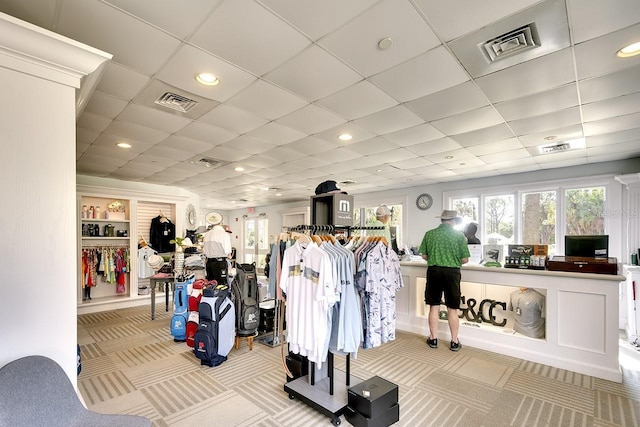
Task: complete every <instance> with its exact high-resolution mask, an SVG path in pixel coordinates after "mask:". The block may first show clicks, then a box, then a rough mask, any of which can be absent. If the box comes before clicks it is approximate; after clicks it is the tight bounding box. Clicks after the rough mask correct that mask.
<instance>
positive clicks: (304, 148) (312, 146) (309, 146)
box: [284, 136, 343, 156]
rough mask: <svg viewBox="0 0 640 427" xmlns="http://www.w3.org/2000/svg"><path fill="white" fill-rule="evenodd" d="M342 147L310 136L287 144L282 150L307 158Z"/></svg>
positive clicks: (339, 144)
mask: <svg viewBox="0 0 640 427" xmlns="http://www.w3.org/2000/svg"><path fill="white" fill-rule="evenodd" d="M342 145H343V144H342V143H337V142H335V143H331V142H328V141H326V140H322V139H318V138H316V137H313V136H310V137H307V138H303V139H300V140H298V141H295V142H292V143H290V144H287V145H285V146H284V148H286V149H288V150H293V151H296V152H298V153H302V154H304V155H307V156H309V155H312V154H316V153H322V152H324V151H329V150H333V149H335V148H338V147H341V146H342Z"/></svg>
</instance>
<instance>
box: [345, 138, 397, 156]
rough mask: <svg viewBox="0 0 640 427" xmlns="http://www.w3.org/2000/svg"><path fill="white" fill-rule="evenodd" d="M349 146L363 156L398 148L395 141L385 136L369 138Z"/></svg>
mask: <svg viewBox="0 0 640 427" xmlns="http://www.w3.org/2000/svg"><path fill="white" fill-rule="evenodd" d="M347 148H349V150H351V151H355V152H356V153H358V154H361V155H363V156H368V155H370V154H376V153H382V152H385V151H389V150H393V149H396V148H398V146H397V145H396V144H394V143H393V142H390V141H388V140H386V139H385V138H383V137H381V136H379V137H376V138H371V139H367V140H366V141H361V142H355V143H353V144H349V145H348V147H347Z"/></svg>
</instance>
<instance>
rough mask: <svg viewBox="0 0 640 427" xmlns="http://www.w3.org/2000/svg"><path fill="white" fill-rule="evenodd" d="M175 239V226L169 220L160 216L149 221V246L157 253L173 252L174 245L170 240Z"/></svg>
mask: <svg viewBox="0 0 640 427" xmlns="http://www.w3.org/2000/svg"><path fill="white" fill-rule="evenodd" d="M175 238H176V226H175V225H174V224H173V223H172V222H171V220H170V219H169V218H167V217H165V216H164V214H162V213H161V214H160V215H158V216H157V217H155V218H153V219H152V220H151V227H150V228H149V245H151V247H152V248H153V249H155V250H156V251H157V252H159V253H166V252H173V251H174V249H175V245H174V244H173V243H171V240H175Z"/></svg>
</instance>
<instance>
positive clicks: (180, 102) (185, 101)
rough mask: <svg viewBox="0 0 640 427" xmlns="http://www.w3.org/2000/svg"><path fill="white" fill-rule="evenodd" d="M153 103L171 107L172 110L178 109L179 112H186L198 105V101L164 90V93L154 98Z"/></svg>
mask: <svg viewBox="0 0 640 427" xmlns="http://www.w3.org/2000/svg"><path fill="white" fill-rule="evenodd" d="M155 103H156V104H158V105H162V106H163V107H167V108H171V109H172V110H176V111H180V112H181V113H186V112H187V111H189V110H191V109H192V108H193V107H195V106H196V105H198V102H197V101H194V100H193V99H189V98H186V97H184V96H181V95H178V94H176V93H171V92H165V93H164V95H162V96H160V98H158V99H156V100H155Z"/></svg>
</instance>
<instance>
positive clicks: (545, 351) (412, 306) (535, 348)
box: [396, 262, 626, 382]
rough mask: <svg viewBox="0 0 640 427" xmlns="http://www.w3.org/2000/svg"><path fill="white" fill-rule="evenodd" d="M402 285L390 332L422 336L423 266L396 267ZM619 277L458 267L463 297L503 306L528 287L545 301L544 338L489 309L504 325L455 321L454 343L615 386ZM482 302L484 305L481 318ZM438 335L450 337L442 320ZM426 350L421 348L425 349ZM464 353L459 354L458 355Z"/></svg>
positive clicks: (424, 324) (618, 377)
mask: <svg viewBox="0 0 640 427" xmlns="http://www.w3.org/2000/svg"><path fill="white" fill-rule="evenodd" d="M400 264H401V266H402V274H403V278H404V284H405V287H404V288H403V289H401V290H400V291H399V292H398V293H397V294H396V315H397V323H396V326H397V328H398V329H399V330H405V331H409V332H414V333H418V334H421V335H425V336H426V334H427V331H428V329H429V327H428V308H427V307H426V306H425V304H424V288H425V283H426V279H425V275H426V267H427V264H426V262H425V263H421V262H401V263H400ZM625 280H626V278H625V277H624V276H621V275H607V274H588V273H565V272H558V271H546V270H543V271H540V270H524V269H522V270H520V269H510V268H491V267H481V266H472V265H467V266H464V267H463V268H462V284H461V289H462V295H463V296H464V297H465V298H466V299H467V300H469V299H470V298H473V299H475V300H476V306H475V311H476V312H477V311H478V307H479V306H480V302H481V301H482V300H484V299H487V300H493V301H498V302H505V303H506V305H507V307H508V304H509V295H510V294H511V292H513V291H515V290H516V289H517V288H519V287H526V288H533V289H536V290H537V291H538V292H540V293H542V294H543V295H545V296H546V314H545V317H546V335H545V337H544V338H541V339H536V338H530V337H527V336H524V335H520V334H517V333H515V332H514V331H513V327H512V325H513V313H512V312H509V311H508V310H507V311H503V310H502V309H501V308H500V307H499V306H496V307H494V308H495V310H494V312H493V314H494V315H495V317H496V319H497V320H501V319H506V320H507V324H506V325H505V326H503V327H499V326H495V325H493V324H491V323H486V322H481V323H478V322H474V321H470V320H467V319H464V318H463V319H460V332H459V336H460V340H461V342H462V343H463V345H465V344H466V345H469V346H472V347H476V348H481V349H485V350H489V351H493V352H496V353H501V354H505V355H509V356H515V357H518V358H521V359H524V360H529V361H532V362H536V363H542V364H545V365H549V366H553V367H556V368H560V369H567V370H570V371H574V372H579V373H582V374H586V375H591V376H594V377H598V378H603V379H607V380H611V381H616V382H621V381H622V375H621V372H620V367H619V362H618V340H619V330H618V328H619V321H618V313H619V307H618V305H619V292H618V290H619V286H620V282H624V281H625ZM488 307H489V304H485V309H484V313H485V317H486V314H487V308H488ZM438 336H439V338H440V339H441V340H442V341H445V342H448V341H449V339H450V335H449V327H448V325H447V321H446V320H441V321H440V324H439V330H438ZM425 351H426V344H425ZM463 351H464V350H463Z"/></svg>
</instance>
